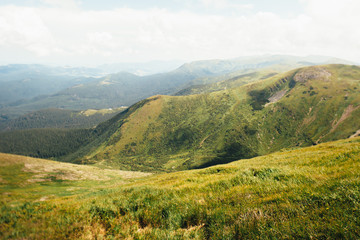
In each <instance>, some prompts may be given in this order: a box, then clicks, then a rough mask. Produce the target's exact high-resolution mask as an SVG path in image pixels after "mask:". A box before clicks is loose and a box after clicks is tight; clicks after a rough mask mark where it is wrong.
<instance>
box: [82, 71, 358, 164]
mask: <svg viewBox="0 0 360 240" xmlns="http://www.w3.org/2000/svg"><path fill="white" fill-rule="evenodd" d="M359 79H360V68H359V67H356V66H346V65H328V66H316V67H308V68H303V69H298V70H293V71H290V72H288V73H285V74H281V75H276V76H273V77H271V78H269V79H266V80H262V81H260V82H257V83H254V84H249V85H245V86H242V87H239V88H235V89H229V90H225V91H219V92H214V93H210V94H200V95H190V96H181V97H171V96H155V97H152V98H150V99H148V100H147V101H146V102H142V104H141V106H140V105H139V106H137V107H136V108H132V109H130V110H129V111H128V112H127V114H126V117H121V118H119V119H118V120H116V121H113V123H112V125H113V126H116V127H115V128H112V130H111V131H108V132H107V137H106V138H105V137H104V138H101V140H99V141H98V142H97V143H96V144H92V147H91V149H90V148H87V150H88V151H82V152H83V153H82V154H77V155H76V157H75V158H77V159H78V161H83V162H84V161H85V162H86V161H88V162H99V161H102V160H106V163H107V164H109V165H113V166H120V167H122V168H124V169H133V170H139V169H140V170H146V171H154V170H156V171H158V170H161V171H171V170H181V169H189V168H197V167H206V166H210V165H214V164H218V163H226V162H231V161H234V160H236V159H239V158H250V157H253V156H257V155H263V154H267V153H270V152H274V151H278V150H280V149H282V148H289V147H297V146H309V145H312V144H316V143H320V142H325V141H330V140H336V139H341V138H347V137H349V136H351V135H352V134H354V133H355V132H356V131H357V130H358V129H360V122H359V121H358V119H359V117H360V107H359V106H360V94H359V91H360V81H359ZM282 95H283V96H282ZM281 96H282V97H281ZM269 99H270V100H272V101H274V102H270V103H269ZM84 155H85V156H84Z"/></svg>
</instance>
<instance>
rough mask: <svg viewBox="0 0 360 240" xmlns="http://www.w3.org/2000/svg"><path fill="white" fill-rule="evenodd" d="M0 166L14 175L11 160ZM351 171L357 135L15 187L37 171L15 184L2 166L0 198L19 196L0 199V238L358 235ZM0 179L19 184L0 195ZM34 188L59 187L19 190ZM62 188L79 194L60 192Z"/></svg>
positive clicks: (358, 155) (358, 193) (359, 215)
mask: <svg viewBox="0 0 360 240" xmlns="http://www.w3.org/2000/svg"><path fill="white" fill-rule="evenodd" d="M6 156H8V155H6ZM2 157H3V156H2ZM8 166H9V167H13V170H11V171H18V172H19V171H21V170H20V169H21V168H20V167H19V163H18V162H15V163H14V164H11V165H8ZM359 169H360V138H352V139H347V140H341V141H336V142H328V143H322V144H319V145H316V146H312V147H307V148H298V149H289V150H286V149H285V150H282V151H280V152H277V153H273V154H270V155H265V156H261V157H256V158H252V159H247V160H241V161H236V162H233V163H230V164H225V165H218V166H214V167H210V168H206V169H201V170H190V171H182V172H175V173H168V174H158V175H152V176H148V177H145V178H143V179H138V180H136V181H132V182H126V181H124V180H123V179H121V178H119V177H117V176H113V177H111V179H108V180H103V181H101V182H98V181H89V180H83V181H77V180H65V181H59V182H56V181H55V182H54V181H48V182H47V185H46V184H45V185H44V184H43V185H40V183H31V184H30V185H25V186H21V184H20V182H23V180H24V179H26V178H33V175H31V174H36V173H34V172H33V173H29V172H26V173H25V175H22V176H19V180H17V179H16V178H14V179H11V178H9V177H7V176H6V174H4V171H2V172H1V175H0V176H1V179H2V193H1V194H2V196H6V194H7V195H9V194H10V195H11V194H15V193H16V194H18V198H17V199H21V201H17V200H15V199H9V198H7V199H5V198H6V197H5V198H4V197H3V198H2V203H1V208H0V209H1V215H0V216H1V217H0V233H1V235H0V236H1V238H4V239H8V238H9V239H20V238H28V239H47V238H49V236H51V238H52V239H64V238H70V239H357V238H359V237H360V224H359V223H360V188H359V186H360V177H359V174H358V172H359ZM8 171H10V169H8ZM91 171H94V170H91ZM99 171H101V170H99ZM26 174H28V175H26ZM141 177H143V176H141ZM120 180H121V181H120ZM4 181H8V182H12V183H14V184H15V185H17V186H18V187H14V186H10V187H9V186H8V188H7V189H6V194H4V190H3V189H4V186H7V185H8V184H4ZM19 184H20V185H19ZM33 184H35V185H36V188H37V189H38V190H40V189H42V190H43V189H46V191H47V192H46V193H43V195H46V196H47V195H48V193H49V191H50V189H51V188H55V189H58V190H57V191H58V195H56V196H54V197H52V198H50V199H47V200H45V201H35V200H32V198H31V197H30V198H28V199H27V195H28V194H29V195H31V194H32V193H30V192H25V191H23V192H21V189H24V188H25V189H26V188H27V187H29V186H31V185H33ZM82 184H83V185H82ZM70 185H71V186H72V187H74V186H76V187H83V190H82V192H81V191H77V192H73V193H72V194H65V195H61V193H64V192H65V191H64V188H69V186H70ZM64 186H65V187H64ZM62 187H64V188H62ZM40 196H41V194H39V195H38V196H37V197H40Z"/></svg>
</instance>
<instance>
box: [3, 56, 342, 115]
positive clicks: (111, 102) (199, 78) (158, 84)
mask: <svg viewBox="0 0 360 240" xmlns="http://www.w3.org/2000/svg"><path fill="white" fill-rule="evenodd" d="M328 62H346V61H345V60H341V59H332V58H328V57H295V56H280V55H279V56H272V55H269V56H258V57H243V58H237V59H230V60H206V61H197V62H192V63H187V64H184V65H182V66H181V67H179V68H177V69H175V70H173V71H171V72H167V73H159V74H153V75H148V76H137V75H134V74H131V73H127V72H120V73H116V74H111V75H107V76H105V77H103V78H98V79H94V78H93V79H86V81H84V82H78V83H77V84H75V82H73V85H72V86H71V87H68V88H67V89H65V90H61V91H58V92H57V93H55V94H52V95H49V96H42V97H37V98H34V99H32V100H30V101H19V102H15V103H11V104H8V105H7V106H4V107H3V108H2V109H0V114H2V115H3V116H4V117H7V118H14V117H16V116H19V115H22V114H25V113H28V112H29V111H36V110H40V109H45V108H63V109H74V110H84V109H89V108H96V109H103V108H116V107H119V106H129V105H131V104H134V103H135V102H137V101H140V100H142V99H145V98H147V97H150V96H153V95H157V94H161V95H179V94H180V95H183V94H193V93H202V92H208V91H216V90H221V89H224V88H225V87H235V86H240V85H242V84H245V83H249V82H252V81H256V80H259V78H257V77H254V78H252V77H251V78H248V79H246V80H244V79H243V78H242V76H241V75H243V74H250V73H254V72H258V71H263V70H265V71H267V72H269V74H275V73H278V72H284V71H288V70H290V69H293V68H296V67H302V66H309V65H315V64H319V63H328ZM258 76H262V77H264V76H265V75H264V74H262V73H259V74H258ZM230 77H231V78H234V77H239V78H242V79H241V80H239V81H232V83H230V84H228V83H229V82H228V83H220V84H218V86H214V85H213V86H205V89H203V90H199V89H202V87H200V88H199V86H200V85H204V84H217V83H218V82H219V81H224V80H226V79H229V78H230ZM260 78H261V77H260ZM193 87H195V88H197V90H195V91H193V90H190V89H192V88H193ZM14 89H17V88H14ZM183 89H187V90H184V91H183V92H180V91H181V90H183Z"/></svg>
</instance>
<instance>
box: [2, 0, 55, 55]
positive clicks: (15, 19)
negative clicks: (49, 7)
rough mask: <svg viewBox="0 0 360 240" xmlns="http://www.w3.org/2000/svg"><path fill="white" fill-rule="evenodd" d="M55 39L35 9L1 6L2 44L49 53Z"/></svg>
mask: <svg viewBox="0 0 360 240" xmlns="http://www.w3.org/2000/svg"><path fill="white" fill-rule="evenodd" d="M54 42H55V40H54V39H53V37H52V35H51V33H50V31H49V30H48V29H47V27H46V26H45V24H44V22H43V21H42V19H41V18H40V17H39V15H38V14H37V11H36V10H35V9H31V8H18V7H14V6H8V7H2V8H0V45H1V46H15V47H22V48H24V50H27V51H31V52H34V53H35V54H36V55H40V56H43V55H47V54H49V52H50V51H51V48H52V47H54Z"/></svg>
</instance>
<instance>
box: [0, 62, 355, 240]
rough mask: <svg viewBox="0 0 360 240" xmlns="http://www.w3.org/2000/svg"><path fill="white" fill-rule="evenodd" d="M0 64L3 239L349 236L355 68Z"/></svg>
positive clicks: (325, 65) (351, 232) (280, 64)
mask: <svg viewBox="0 0 360 240" xmlns="http://www.w3.org/2000/svg"><path fill="white" fill-rule="evenodd" d="M335 63H336V64H335ZM108 67H114V66H108ZM7 68H8V69H7ZM16 68H18V71H17V70H16ZM0 69H2V72H1V71H0V76H3V77H4V76H8V77H9V78H8V79H6V78H5V77H4V78H2V80H3V81H2V80H0V84H2V86H11V84H10V83H11V82H13V83H14V84H15V83H19V85H18V86H22V85H21V84H20V83H21V81H23V79H22V78H23V77H24V76H28V77H29V79H30V80H29V85H26V84H25V85H24V86H23V87H24V88H26V87H28V88H30V87H29V86H32V84H33V86H32V87H34V88H36V85H37V84H40V85H42V84H43V85H44V86H43V88H42V89H39V91H38V92H37V90H36V91H35V90H34V91H33V93H31V94H34V96H35V95H36V94H40V92H41V91H43V92H44V93H45V95H42V96H40V95H36V96H35V97H34V98H32V99H31V97H30V99H25V98H26V96H29V95H27V94H28V93H24V94H23V95H21V94H20V95H21V96H20V95H19V97H24V99H22V100H16V101H15V102H2V103H1V108H0V113H1V117H2V120H1V121H0V196H1V198H0V238H1V239H49V238H51V239H257V238H262V239H357V238H359V232H360V228H359V226H360V225H359V224H358V223H359V222H360V212H359V206H360V191H359V184H360V182H359V176H358V172H359V167H360V157H359V156H360V154H359V153H360V122H359V118H360V66H357V65H354V64H352V63H348V62H346V61H344V60H339V59H331V58H327V57H306V58H301V57H291V56H261V57H247V58H238V59H232V60H210V61H198V62H193V63H187V64H184V65H182V66H181V67H180V68H177V69H175V70H173V71H170V72H165V73H157V74H154V75H146V76H139V75H134V74H132V73H128V72H119V73H116V74H105V75H103V76H100V75H101V74H102V73H103V72H102V70H100V71H99V70H94V69H86V68H77V69H72V70H70V69H65V70H64V69H62V68H53V67H44V66H38V65H31V66H27V65H24V66H17V65H16V66H7V67H3V68H0ZM6 69H7V70H6ZM87 71H89V72H87ZM71 72H72V73H71ZM70 73H71V74H70ZM97 74H100V75H97ZM31 76H33V77H31ZM47 78H49V79H52V81H56V82H57V83H58V85H56V86H54V88H51V87H50V86H47V84H48V83H47V81H46V79H47ZM11 79H12V80H11ZM19 81H20V82H19ZM50 85H51V84H50ZM16 88H17V87H16V84H15V85H14V89H16ZM55 88H56V89H55ZM20 89H21V87H20V88H19V90H20ZM9 90H10V89H9ZM4 91H6V89H5V90H4ZM21 91H23V90H21ZM54 91H55V92H54ZM41 94H42V93H41ZM15 95H16V94H15ZM15 95H14V96H15ZM9 96H10V95H9ZM6 101H7V100H6ZM119 106H120V107H119ZM127 106H128V107H127ZM15 154H16V155H15ZM21 155H22V156H21ZM34 157H36V158H34ZM39 158H42V159H39Z"/></svg>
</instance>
